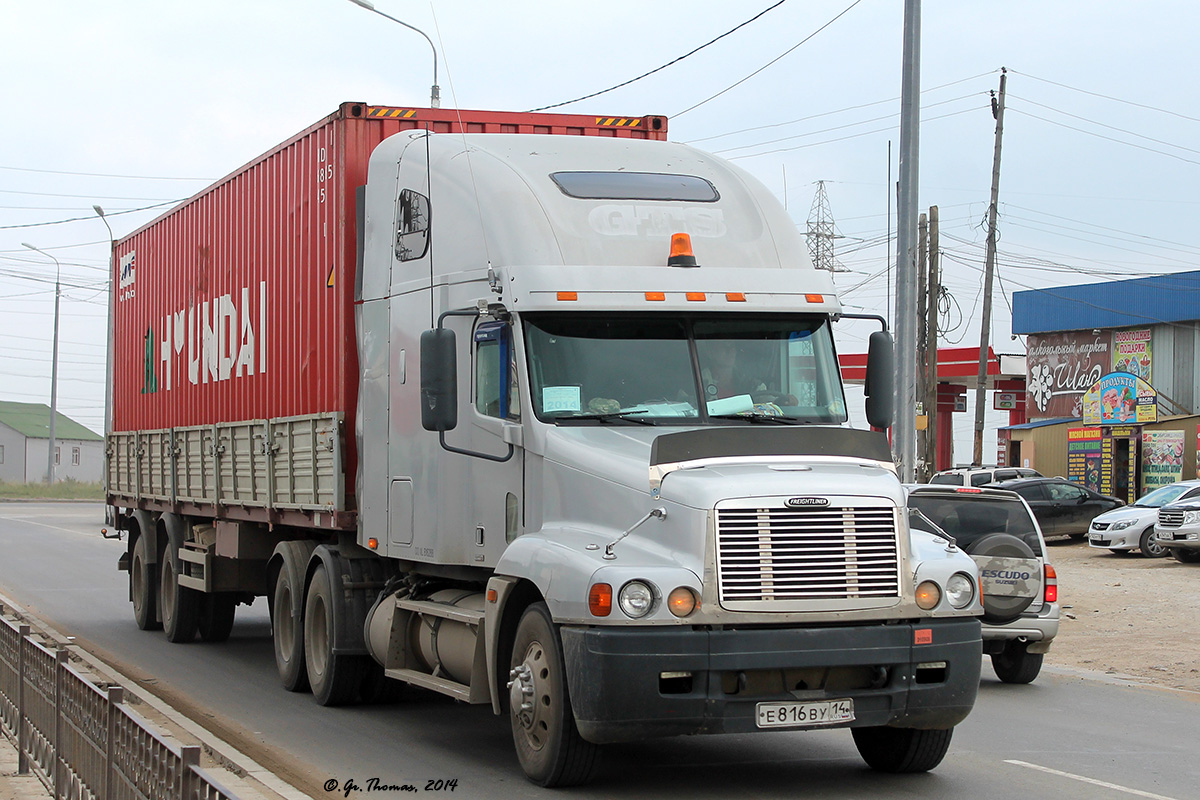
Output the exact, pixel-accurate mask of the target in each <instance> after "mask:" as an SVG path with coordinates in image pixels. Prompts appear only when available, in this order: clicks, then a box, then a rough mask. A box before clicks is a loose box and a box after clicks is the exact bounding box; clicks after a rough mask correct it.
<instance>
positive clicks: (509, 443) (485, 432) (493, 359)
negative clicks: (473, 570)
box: [460, 319, 525, 566]
mask: <svg viewBox="0 0 1200 800" xmlns="http://www.w3.org/2000/svg"><path fill="white" fill-rule="evenodd" d="M471 340H472V341H471V367H472V374H471V403H470V409H469V411H468V413H467V415H466V416H467V419H466V420H463V421H464V422H466V423H467V424H466V425H460V428H461V430H463V431H464V432H466V433H467V435H468V437H469V439H470V448H471V449H472V450H474V451H476V452H478V453H481V454H487V455H489V456H490V457H489V458H479V457H476V458H472V459H471V465H470V473H471V479H470V481H471V494H470V496H471V516H470V520H471V522H472V524H473V532H472V535H473V537H474V539H473V542H472V544H471V548H470V549H471V553H472V555H471V562H472V563H476V564H483V565H487V566H490V565H492V564H495V563H496V560H497V559H498V558H499V557H500V554H501V553H503V552H504V549H505V547H507V545H508V543H509V542H511V541H512V540H513V539H515V538H516V537H517V536H519V535H520V534H521V532H522V526H523V520H524V485H523V484H524V463H525V450H524V448H523V447H522V437H521V433H522V428H521V416H522V408H521V393H520V390H519V388H518V386H519V382H518V380H517V374H518V370H517V364H518V361H517V357H516V347H515V342H514V336H513V329H512V325H511V324H509V323H508V322H505V321H498V320H492V319H483V320H480V321H478V322H477V323H476V324H475V329H474V331H473V332H472V337H471Z"/></svg>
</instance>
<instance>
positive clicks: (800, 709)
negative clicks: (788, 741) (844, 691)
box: [757, 697, 854, 728]
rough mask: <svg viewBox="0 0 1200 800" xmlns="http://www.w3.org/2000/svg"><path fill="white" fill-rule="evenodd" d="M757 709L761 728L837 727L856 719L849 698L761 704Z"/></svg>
mask: <svg viewBox="0 0 1200 800" xmlns="http://www.w3.org/2000/svg"><path fill="white" fill-rule="evenodd" d="M757 708H758V727H760V728H810V727H815V726H818V725H837V724H838V723H840V722H850V721H851V720H853V719H854V701H853V700H852V699H850V698H848V697H846V698H842V699H840V700H819V701H812V702H785V703H759V704H758V706H757Z"/></svg>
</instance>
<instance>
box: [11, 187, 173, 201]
mask: <svg viewBox="0 0 1200 800" xmlns="http://www.w3.org/2000/svg"><path fill="white" fill-rule="evenodd" d="M0 194H26V195H31V196H33V197H70V198H74V199H78V200H139V201H156V200H166V199H167V198H165V197H110V196H105V195H94V194H57V193H55V192H22V191H20V190H18V189H0Z"/></svg>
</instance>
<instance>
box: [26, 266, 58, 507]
mask: <svg viewBox="0 0 1200 800" xmlns="http://www.w3.org/2000/svg"><path fill="white" fill-rule="evenodd" d="M21 246H22V247H28V248H29V249H30V250H33V251H35V252H38V253H41V254H42V255H44V256H45V257H46V258H48V259H50V260H51V261H53V262H54V356H53V360H52V361H51V366H50V452H49V453H47V455H46V483H54V445H55V441H54V422H55V418H56V417H58V300H59V297H60V296H61V295H62V265H61V264H59V263H58V259H57V258H55V257H54V256H52V255H50V254H49V253H47V252H46V251H45V250H40V249H38V248H36V247H34V246H33V245H31V244H29V243H28V242H21Z"/></svg>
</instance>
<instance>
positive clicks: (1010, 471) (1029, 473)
mask: <svg viewBox="0 0 1200 800" xmlns="http://www.w3.org/2000/svg"><path fill="white" fill-rule="evenodd" d="M1040 477H1042V473H1040V472H1038V471H1037V470H1036V469H1030V468H1029V467H957V468H955V469H946V470H942V471H941V472H935V473H934V474H933V477H932V478H930V479H929V482H930V483H933V484H939V485H945V486H983V485H984V484H985V483H996V482H998V481H1010V480H1012V479H1013V478H1040Z"/></svg>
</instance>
